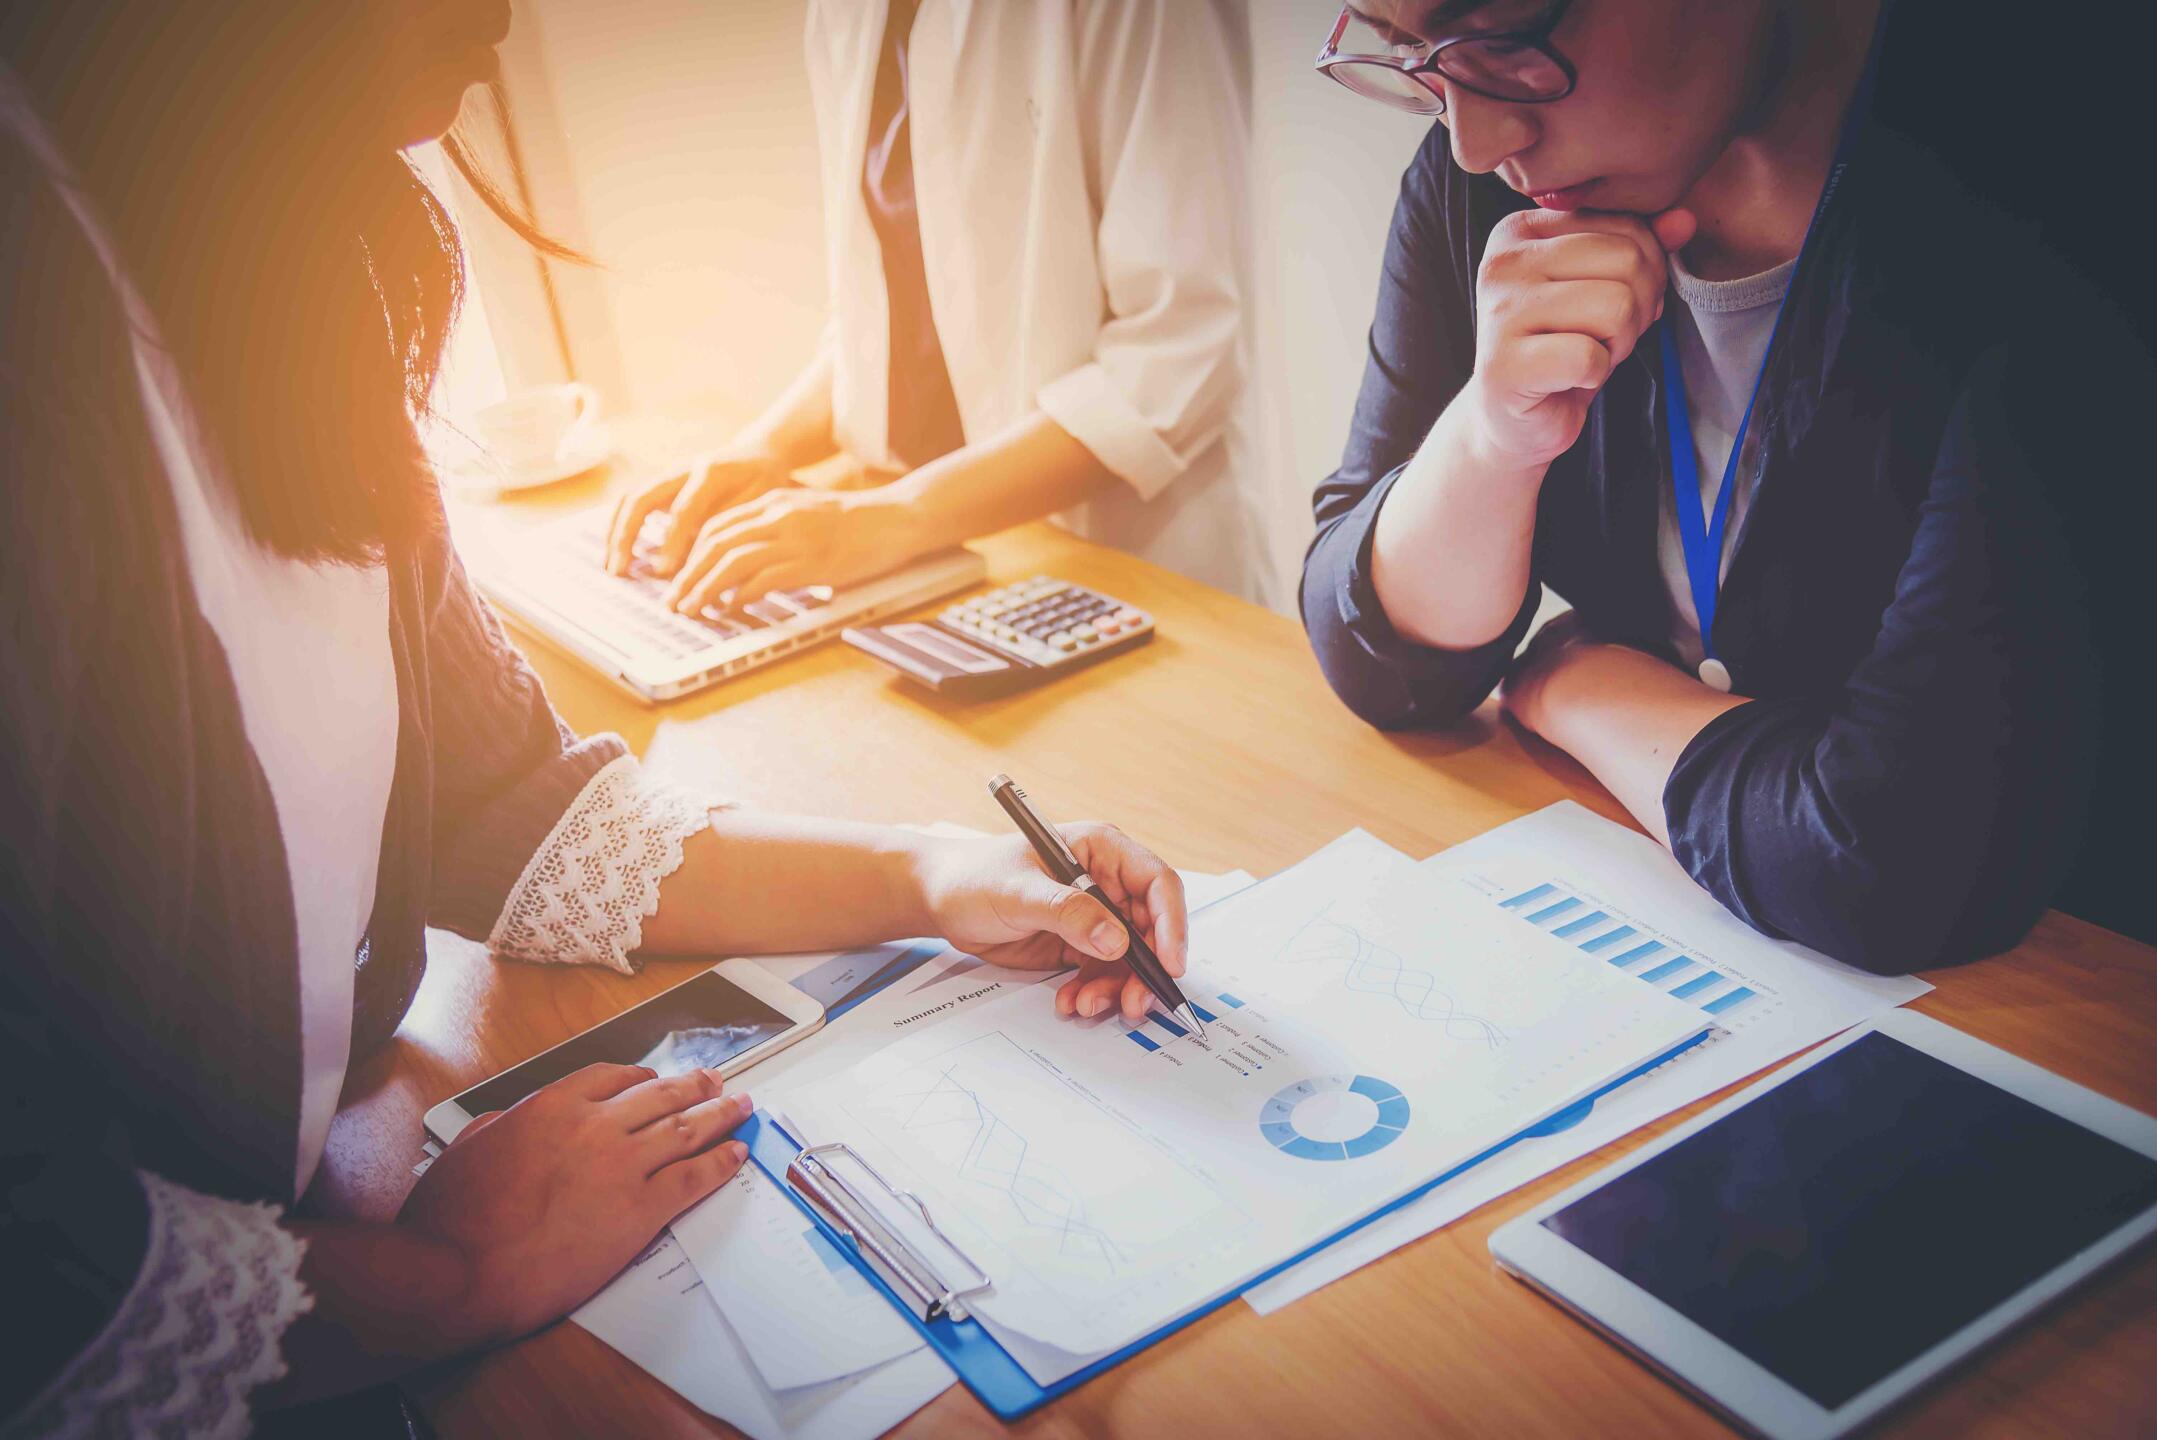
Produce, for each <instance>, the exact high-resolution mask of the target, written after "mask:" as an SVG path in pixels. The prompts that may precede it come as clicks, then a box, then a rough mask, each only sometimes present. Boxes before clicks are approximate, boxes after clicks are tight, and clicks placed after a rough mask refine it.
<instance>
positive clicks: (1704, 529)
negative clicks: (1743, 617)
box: [1662, 250, 1804, 660]
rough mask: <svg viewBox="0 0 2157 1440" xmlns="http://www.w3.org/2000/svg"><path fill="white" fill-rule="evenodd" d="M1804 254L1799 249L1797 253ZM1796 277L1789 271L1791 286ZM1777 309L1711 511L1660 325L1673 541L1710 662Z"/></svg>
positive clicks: (1669, 339) (1681, 378)
mask: <svg viewBox="0 0 2157 1440" xmlns="http://www.w3.org/2000/svg"><path fill="white" fill-rule="evenodd" d="M1799 253H1800V254H1803V253H1804V252H1803V251H1802V250H1801V251H1800V252H1799ZM1796 278H1797V272H1796V270H1795V269H1793V270H1792V271H1791V279H1792V280H1793V281H1795V280H1796ZM1782 319H1783V316H1782V308H1781V306H1780V305H1778V306H1777V307H1776V310H1775V324H1774V327H1773V328H1771V329H1770V330H1769V331H1768V348H1767V350H1766V351H1765V352H1763V353H1762V355H1761V357H1760V370H1759V372H1758V373H1757V374H1755V375H1754V376H1753V393H1752V394H1751V395H1750V396H1748V397H1747V398H1746V401H1745V415H1744V418H1743V419H1741V420H1739V421H1738V433H1737V435H1736V437H1735V438H1734V439H1732V440H1731V442H1730V458H1729V459H1728V460H1726V461H1724V462H1723V483H1722V484H1721V485H1720V486H1719V487H1717V489H1716V491H1715V510H1714V513H1713V514H1712V515H1703V514H1702V513H1701V509H1700V460H1699V458H1698V456H1697V455H1696V454H1695V452H1694V450H1693V417H1692V412H1691V410H1690V409H1689V408H1688V406H1687V405H1686V402H1685V370H1684V367H1683V366H1681V365H1680V364H1679V363H1678V342H1677V340H1676V339H1675V338H1673V335H1674V327H1673V326H1672V325H1671V323H1670V321H1669V320H1668V319H1667V318H1665V319H1664V321H1663V327H1662V328H1663V390H1664V401H1663V417H1664V419H1665V421H1666V422H1667V424H1668V425H1669V429H1670V488H1671V498H1672V499H1673V500H1674V501H1676V503H1677V512H1678V540H1679V541H1680V543H1682V544H1683V545H1684V547H1685V579H1686V583H1687V585H1688V586H1689V587H1690V588H1691V590H1692V592H1693V614H1694V615H1695V616H1696V617H1698V619H1699V621H1700V653H1701V654H1703V655H1705V656H1706V657H1707V658H1708V659H1710V660H1713V659H1715V658H1716V657H1715V640H1714V635H1715V598H1716V595H1717V594H1718V592H1720V590H1721V589H1722V568H1723V530H1724V527H1725V526H1727V525H1728V524H1729V522H1730V497H1731V495H1732V494H1733V493H1735V491H1736V490H1737V486H1736V485H1735V484H1734V483H1733V482H1734V481H1735V480H1736V479H1737V475H1738V457H1739V456H1741V455H1743V454H1744V453H1745V432H1746V430H1747V429H1748V428H1749V427H1750V426H1751V425H1752V423H1753V406H1754V404H1756V403H1757V402H1758V401H1759V399H1760V382H1761V380H1762V379H1764V378H1765V377H1766V375H1767V373H1768V362H1767V357H1768V355H1770V354H1773V353H1774V350H1775V331H1776V330H1779V329H1781V328H1782Z"/></svg>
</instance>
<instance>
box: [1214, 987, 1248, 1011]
mask: <svg viewBox="0 0 2157 1440" xmlns="http://www.w3.org/2000/svg"><path fill="white" fill-rule="evenodd" d="M1213 998H1214V999H1216V1000H1218V1001H1220V1002H1221V1003H1222V1004H1223V1005H1226V1006H1227V1007H1228V1008H1229V1009H1231V1010H1241V1009H1242V1008H1243V1002H1242V1001H1241V1000H1238V999H1237V998H1236V997H1235V996H1233V995H1231V994H1229V993H1228V992H1227V991H1226V990H1223V991H1222V992H1221V993H1220V994H1218V995H1216V996H1214V997H1213Z"/></svg>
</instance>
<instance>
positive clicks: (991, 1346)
mask: <svg viewBox="0 0 2157 1440" xmlns="http://www.w3.org/2000/svg"><path fill="white" fill-rule="evenodd" d="M1710 1033H1711V1030H1709V1029H1703V1030H1702V1031H1701V1032H1700V1033H1699V1034H1698V1035H1695V1036H1694V1037H1693V1038H1692V1039H1690V1040H1687V1041H1685V1042H1684V1043H1683V1044H1681V1045H1674V1046H1672V1047H1671V1048H1670V1049H1668V1050H1665V1051H1664V1052H1663V1053H1662V1054H1660V1055H1658V1056H1656V1057H1655V1058H1654V1059H1653V1060H1650V1061H1648V1062H1647V1063H1645V1064H1643V1065H1641V1066H1639V1067H1638V1068H1637V1069H1634V1070H1630V1071H1628V1072H1627V1073H1625V1074H1624V1075H1621V1076H1619V1077H1618V1078H1617V1079H1615V1080H1613V1081H1611V1082H1610V1083H1609V1084H1608V1085H1605V1086H1604V1087H1603V1088H1602V1089H1600V1090H1598V1091H1596V1092H1595V1093H1594V1094H1593V1095H1590V1096H1589V1097H1588V1098H1587V1099H1585V1100H1582V1101H1580V1102H1579V1103H1578V1104H1575V1105H1571V1106H1568V1107H1567V1108H1566V1109H1564V1110H1561V1111H1559V1112H1558V1113H1557V1114H1555V1115H1553V1116H1551V1117H1549V1118H1548V1119H1546V1120H1544V1121H1542V1122H1541V1123H1539V1124H1536V1125H1533V1126H1530V1127H1529V1128H1528V1129H1526V1130H1523V1131H1521V1132H1520V1133H1519V1134H1517V1135H1513V1136H1510V1137H1508V1138H1507V1139H1504V1140H1501V1141H1499V1142H1498V1143H1497V1144H1495V1145H1493V1146H1491V1147H1490V1148H1489V1149H1488V1150H1485V1151H1483V1152H1482V1153H1481V1154H1480V1155H1476V1156H1473V1157H1472V1158H1470V1159H1468V1160H1466V1161H1463V1162H1462V1163H1461V1164H1459V1165H1456V1166H1454V1167H1453V1168H1452V1169H1450V1170H1448V1171H1446V1172H1445V1173H1444V1174H1442V1175H1439V1176H1437V1177H1435V1178H1434V1179H1431V1180H1429V1181H1426V1182H1425V1183H1423V1184H1421V1185H1418V1186H1417V1187H1416V1188H1415V1189H1413V1190H1411V1191H1409V1192H1408V1193H1407V1194H1405V1195H1403V1196H1401V1197H1400V1198H1399V1199H1397V1200H1394V1201H1392V1202H1391V1203H1389V1204H1386V1205H1382V1206H1380V1207H1379V1208H1378V1209H1376V1210H1373V1211H1372V1212H1371V1213H1370V1214H1368V1215H1366V1216H1364V1217H1363V1218H1362V1219H1360V1220H1357V1221H1355V1222H1354V1223H1353V1224H1350V1225H1347V1226H1344V1227H1343V1228H1341V1229H1340V1230H1338V1231H1336V1232H1334V1233H1333V1234H1332V1235H1329V1236H1327V1237H1326V1238H1325V1239H1324V1240H1321V1241H1319V1242H1318V1243H1317V1244H1316V1245H1313V1246H1311V1247H1310V1248H1309V1249H1306V1250H1303V1251H1301V1252H1299V1253H1298V1254H1295V1255H1292V1256H1290V1257H1289V1258H1288V1259H1286V1260H1283V1261H1282V1262H1281V1263H1280V1264H1278V1265H1275V1266H1274V1267H1273V1268H1272V1269H1270V1270H1267V1271H1266V1272H1265V1273H1263V1274H1261V1275H1256V1276H1253V1277H1252V1278H1251V1279H1250V1280H1248V1281H1247V1282H1245V1284H1244V1285H1243V1286H1242V1287H1241V1288H1239V1289H1236V1290H1232V1291H1230V1292H1229V1293H1227V1294H1226V1295H1222V1296H1220V1297H1219V1298H1218V1299H1214V1300H1209V1301H1207V1302H1206V1303H1205V1304H1203V1305H1201V1306H1199V1307H1198V1308H1197V1309H1195V1310H1192V1311H1190V1312H1189V1313H1187V1314H1185V1315H1182V1316H1179V1317H1178V1318H1176V1319H1174V1320H1171V1321H1170V1322H1169V1323H1168V1324H1166V1325H1163V1326H1162V1327H1161V1328H1160V1329H1158V1330H1156V1331H1154V1332H1153V1333H1152V1334H1151V1335H1147V1336H1144V1337H1142V1338H1140V1339H1138V1340H1135V1341H1133V1342H1132V1343H1131V1344H1129V1345H1126V1346H1125V1347H1124V1348H1123V1349H1121V1350H1118V1351H1117V1352H1116V1353H1115V1354H1113V1355H1108V1356H1104V1357H1103V1358H1101V1359H1099V1360H1096V1361H1095V1362H1094V1363H1093V1364H1091V1365H1088V1366H1087V1367H1086V1368H1085V1369H1083V1370H1079V1371H1076V1372H1074V1373H1072V1374H1070V1375H1067V1376H1065V1377H1064V1378H1063V1379H1061V1380H1059V1381H1057V1382H1056V1383H1055V1384H1053V1385H1047V1386H1044V1385H1041V1384H1038V1383H1037V1382H1036V1381H1035V1380H1034V1378H1033V1377H1032V1376H1031V1375H1029V1374H1027V1373H1026V1370H1025V1367H1024V1366H1022V1365H1020V1364H1019V1362H1018V1361H1016V1360H1014V1359H1012V1358H1011V1356H1010V1355H1009V1354H1008V1353H1007V1352H1006V1351H1005V1350H1004V1348H1003V1347H1002V1346H1001V1345H998V1344H997V1343H996V1341H995V1339H994V1338H993V1337H992V1336H991V1335H990V1334H989V1332H988V1331H987V1330H986V1329H985V1328H984V1327H983V1326H982V1324H981V1322H980V1321H978V1320H932V1321H926V1322H924V1321H923V1320H922V1319H921V1318H920V1317H919V1316H917V1315H916V1314H915V1313H914V1311H913V1308H912V1306H911V1305H909V1304H908V1303H907V1302H906V1301H904V1300H902V1299H900V1298H899V1297H898V1296H897V1295H895V1294H893V1293H892V1290H891V1287H890V1286H888V1285H886V1284H885V1283H884V1282H883V1280H882V1279H881V1278H880V1277H878V1275H877V1274H876V1272H875V1271H874V1270H873V1269H871V1268H870V1267H869V1266H868V1265H866V1264H864V1263H863V1262H862V1260H861V1257H860V1255H859V1254H858V1252H856V1250H855V1249H854V1246H853V1244H852V1242H851V1241H848V1240H847V1239H845V1237H843V1236H841V1235H840V1234H839V1232H838V1231H837V1230H835V1229H833V1228H832V1227H831V1226H830V1225H829V1224H827V1223H826V1222H825V1220H824V1217H823V1216H821V1215H819V1214H817V1213H816V1210H815V1209H814V1207H812V1206H811V1205H810V1204H809V1202H808V1201H806V1200H804V1199H802V1198H801V1196H799V1195H797V1194H795V1193H794V1190H793V1188H792V1187H791V1186H789V1185H788V1184H787V1183H786V1167H787V1166H788V1165H789V1164H791V1163H793V1160H794V1157H795V1156H796V1155H798V1154H800V1153H801V1145H800V1142H798V1141H797V1140H795V1139H794V1137H793V1136H791V1135H789V1134H787V1132H786V1131H785V1130H784V1129H782V1128H781V1127H780V1126H779V1125H778V1124H777V1123H776V1122H773V1121H771V1120H769V1119H767V1118H766V1117H765V1116H764V1115H763V1114H761V1113H759V1114H755V1115H751V1116H750V1117H749V1118H748V1119H747V1120H745V1121H743V1122H742V1124H741V1127H740V1128H739V1129H737V1130H736V1131H735V1132H734V1135H735V1138H736V1139H738V1140H741V1141H743V1142H744V1143H746V1144H747V1145H748V1147H749V1155H750V1158H752V1159H753V1160H755V1161H756V1164H757V1168H759V1169H761V1170H762V1171H763V1172H764V1173H765V1174H766V1175H768V1176H770V1177H771V1179H772V1180H774V1181H775V1182H777V1184H778V1187H779V1191H780V1193H781V1194H783V1195H785V1196H786V1197H787V1199H789V1200H791V1201H793V1202H794V1207H795V1208H796V1209H798V1210H799V1211H801V1213H802V1214H803V1215H805V1216H807V1217H808V1219H809V1221H810V1223H812V1224H814V1225H815V1226H816V1227H817V1228H818V1229H819V1230H821V1231H823V1232H824V1234H825V1236H826V1237H827V1238H828V1239H830V1240H831V1242H832V1243H833V1244H834V1245H835V1246H837V1247H838V1249H839V1253H840V1254H842V1255H844V1256H846V1257H847V1259H848V1260H849V1261H851V1262H852V1263H853V1266H854V1268H855V1269H856V1270H858V1271H860V1272H861V1274H862V1275H863V1276H864V1277H865V1278H866V1279H867V1280H868V1282H869V1283H870V1284H871V1285H874V1286H875V1287H876V1288H877V1289H878V1290H879V1291H881V1292H882V1293H883V1295H884V1298H885V1299H887V1300H889V1301H890V1302H891V1303H892V1304H893V1305H894V1306H896V1307H897V1308H898V1311H899V1313H900V1314H901V1315H904V1316H905V1317H906V1319H907V1323H909V1324H911V1325H912V1326H913V1327H914V1329H915V1330H916V1331H918V1332H919V1333H920V1335H921V1337H922V1338H923V1339H924V1340H926V1341H928V1342H929V1344H930V1345H932V1346H934V1347H935V1348H936V1352H937V1353H938V1354H939V1355H941V1356H943V1358H944V1361H945V1363H946V1364H948V1365H950V1366H951V1368H952V1369H953V1370H954V1371H956V1372H957V1373H958V1377H959V1379H960V1380H961V1381H962V1382H964V1383H965V1385H966V1388H967V1389H969V1390H971V1391H973V1392H974V1394H975V1395H976V1396H977V1397H978V1398H979V1399H980V1401H981V1403H982V1404H983V1405H986V1406H987V1407H988V1408H989V1409H990V1410H991V1411H992V1412H993V1413H994V1414H995V1415H996V1416H997V1418H999V1419H1002V1420H1016V1419H1018V1418H1020V1417H1021V1416H1023V1415H1026V1414H1028V1413H1029V1412H1031V1411H1033V1410H1036V1409H1038V1408H1039V1407H1040V1406H1042V1405H1044V1404H1046V1403H1047V1402H1048V1401H1050V1400H1053V1399H1055V1398H1056V1397H1057V1396H1059V1395H1061V1394H1063V1393H1065V1392H1066V1391H1069V1390H1075V1389H1077V1388H1078V1387H1079V1386H1081V1385H1083V1384H1085V1383H1086V1382H1087V1381H1088V1380H1091V1379H1092V1378H1093V1377H1094V1376H1096V1375H1099V1374H1101V1373H1102V1372H1103V1371H1105V1370H1109V1369H1112V1368H1114V1367H1115V1366H1117V1365H1120V1364H1122V1363H1123V1362H1124V1361H1125V1360H1128V1359H1130V1358H1131V1357H1132V1356H1133V1355H1136V1354H1137V1353H1138V1352H1139V1351H1141V1350H1143V1349H1145V1348H1146V1347H1147V1346H1149V1345H1151V1344H1153V1343H1154V1342H1155V1341H1157V1340H1160V1339H1163V1338H1165V1337H1167V1336H1169V1335H1173V1334H1174V1333H1175V1332H1176V1331H1178V1330H1181V1329H1182V1328H1183V1327H1184V1326H1186V1325H1189V1324H1190V1323H1191V1322H1192V1321H1194V1320H1197V1319H1199V1318H1201V1317H1202V1316H1205V1315H1210V1314H1212V1313H1213V1312H1214V1311H1215V1310H1218V1309H1220V1308H1221V1307H1222V1306H1223V1305H1226V1304H1227V1303H1228V1302H1229V1301H1231V1300H1234V1299H1237V1298H1238V1297H1240V1296H1241V1295H1242V1294H1243V1291H1244V1290H1247V1289H1249V1288H1250V1287H1251V1286H1253V1285H1258V1284H1262V1283H1264V1282H1265V1281H1267V1280H1271V1279H1272V1278H1273V1277H1274V1276H1276V1275H1278V1274H1280V1273H1281V1272H1282V1271H1283V1270H1286V1269H1288V1268H1289V1267H1290V1266H1292V1265H1296V1264H1300V1263H1301V1262H1302V1261H1304V1260H1306V1259H1308V1258H1309V1257H1310V1256H1312V1255H1315V1254H1317V1253H1318V1252H1319V1251H1320V1250H1323V1249H1325V1248H1326V1247H1327V1246H1328V1245H1331V1244H1332V1243H1333V1242H1334V1241H1336V1240H1339V1239H1340V1238H1341V1237H1342V1236H1344V1235H1352V1234H1354V1233H1355V1232H1356V1231H1358V1230H1361V1229H1362V1228H1363V1227H1364V1226H1366V1225H1369V1224H1370V1223H1371V1222H1373V1221H1375V1220H1378V1219H1381V1218H1383V1217H1384V1216H1387V1215H1390V1214H1392V1213H1393V1212H1394V1211H1396V1210H1398V1209H1400V1208H1401V1207H1402V1206H1404V1205H1408V1204H1411V1203H1413V1202H1414V1201H1416V1200H1419V1199H1421V1198H1422V1197H1423V1196H1424V1195H1426V1194H1428V1193H1429V1192H1430V1191H1432V1190H1434V1189H1436V1188H1437V1187H1438V1186H1440V1185H1443V1184H1444V1183H1445V1182H1446V1181H1448V1180H1451V1179H1452V1178H1453V1177H1454V1176H1456V1175H1459V1174H1461V1173H1462V1172H1463V1171H1466V1170H1469V1169H1471V1168H1473V1167H1474V1166H1477V1165H1480V1164H1482V1163H1483V1162H1484V1161H1485V1160H1488V1159H1489V1158H1490V1157H1491V1156H1493V1155H1496V1154H1497V1153H1498V1152H1500V1151H1501V1150H1504V1149H1506V1148H1507V1147H1509V1146H1511V1145H1513V1144H1515V1143H1517V1142H1518V1141H1521V1140H1525V1139H1528V1138H1530V1137H1531V1136H1537V1135H1549V1134H1555V1133H1556V1132H1558V1131H1560V1130H1565V1129H1569V1128H1571V1127H1572V1126H1573V1125H1576V1124H1578V1123H1579V1122H1580V1121H1581V1120H1582V1119H1583V1118H1585V1117H1586V1115H1587V1113H1588V1112H1589V1111H1590V1110H1591V1109H1593V1108H1594V1107H1595V1103H1596V1102H1597V1101H1598V1100H1601V1099H1602V1098H1603V1097H1604V1096H1605V1095H1608V1094H1609V1093H1610V1092H1611V1091H1613V1090H1616V1089H1617V1088H1619V1087H1620V1086H1622V1085H1625V1084H1628V1083H1629V1082H1631V1081H1633V1080H1636V1079H1638V1078H1639V1077H1641V1076H1642V1075H1645V1074H1647V1073H1648V1072H1649V1071H1650V1070H1653V1069H1655V1068H1656V1067H1657V1066H1659V1065H1661V1064H1663V1063H1664V1062H1665V1061H1668V1060H1671V1059H1673V1058H1675V1057H1676V1056H1679V1055H1682V1054H1684V1053H1685V1052H1686V1051H1687V1050H1690V1049H1692V1048H1693V1047H1694V1046H1695V1045H1698V1044H1699V1043H1701V1042H1702V1041H1703V1040H1705V1039H1707V1038H1708V1035H1709V1034H1710Z"/></svg>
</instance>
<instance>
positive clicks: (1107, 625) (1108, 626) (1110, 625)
mask: <svg viewBox="0 0 2157 1440" xmlns="http://www.w3.org/2000/svg"><path fill="white" fill-rule="evenodd" d="M1093 628H1094V629H1095V630H1097V631H1099V632H1100V633H1101V635H1102V636H1103V637H1104V638H1105V637H1107V636H1110V635H1114V634H1115V633H1116V632H1117V631H1119V630H1121V629H1123V627H1122V626H1121V625H1118V624H1117V623H1116V622H1115V621H1114V620H1096V621H1094V622H1093Z"/></svg>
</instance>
